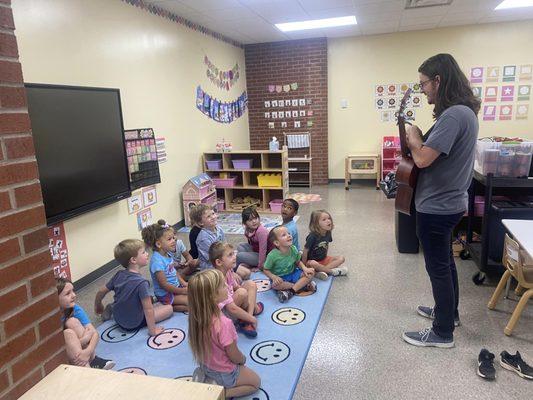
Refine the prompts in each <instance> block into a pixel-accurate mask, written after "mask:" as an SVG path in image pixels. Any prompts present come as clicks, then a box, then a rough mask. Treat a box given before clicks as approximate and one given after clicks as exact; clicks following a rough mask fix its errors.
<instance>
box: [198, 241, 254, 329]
mask: <svg viewBox="0 0 533 400" xmlns="http://www.w3.org/2000/svg"><path fill="white" fill-rule="evenodd" d="M236 259H237V256H236V255H235V249H234V248H233V246H232V245H231V244H229V243H225V242H215V243H213V244H212V245H211V247H210V248H209V260H210V261H211V263H212V264H213V267H215V268H216V269H218V270H219V271H220V272H222V274H223V275H224V277H225V280H226V288H227V292H228V295H227V297H226V298H225V299H224V301H222V302H221V303H219V305H218V306H219V307H220V309H221V310H224V312H225V314H226V315H228V316H229V317H231V318H232V319H233V320H236V321H237V330H238V331H239V332H241V333H242V334H244V335H245V336H246V337H249V338H254V337H256V336H257V319H256V318H255V315H259V314H261V313H262V312H263V309H264V306H263V303H261V302H259V303H256V296H257V286H256V285H255V282H253V281H250V280H248V281H246V282H243V284H242V285H240V284H238V283H237V281H236V280H235V276H234V274H233V270H234V268H235V262H236Z"/></svg>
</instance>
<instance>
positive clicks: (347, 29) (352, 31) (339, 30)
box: [322, 25, 361, 37]
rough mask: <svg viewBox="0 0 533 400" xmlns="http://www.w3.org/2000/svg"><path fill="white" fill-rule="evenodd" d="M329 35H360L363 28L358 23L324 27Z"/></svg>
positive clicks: (325, 32)
mask: <svg viewBox="0 0 533 400" xmlns="http://www.w3.org/2000/svg"><path fill="white" fill-rule="evenodd" d="M322 31H323V32H324V34H325V35H326V36H327V37H345V36H359V35H361V29H360V28H359V27H358V26H357V25H352V26H337V27H335V28H324V29H322Z"/></svg>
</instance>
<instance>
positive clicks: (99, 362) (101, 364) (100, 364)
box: [89, 356, 115, 369]
mask: <svg viewBox="0 0 533 400" xmlns="http://www.w3.org/2000/svg"><path fill="white" fill-rule="evenodd" d="M89 365H90V367H91V368H95V369H112V368H113V367H114V366H115V362H114V361H112V360H106V359H105V358H100V357H98V356H94V358H93V360H92V361H91V362H90V363H89Z"/></svg>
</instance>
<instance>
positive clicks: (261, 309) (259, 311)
mask: <svg viewBox="0 0 533 400" xmlns="http://www.w3.org/2000/svg"><path fill="white" fill-rule="evenodd" d="M255 306H256V309H257V311H255V310H254V316H255V315H259V314H261V313H262V312H263V310H264V309H265V306H264V304H263V303H261V302H260V301H258V302H257V303H256V304H255Z"/></svg>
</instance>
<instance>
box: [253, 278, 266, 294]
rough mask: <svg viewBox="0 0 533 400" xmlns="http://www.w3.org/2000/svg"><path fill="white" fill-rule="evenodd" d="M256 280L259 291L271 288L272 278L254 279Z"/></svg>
mask: <svg viewBox="0 0 533 400" xmlns="http://www.w3.org/2000/svg"><path fill="white" fill-rule="evenodd" d="M254 282H255V286H257V291H258V292H266V291H267V290H270V279H254Z"/></svg>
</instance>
